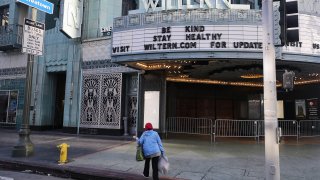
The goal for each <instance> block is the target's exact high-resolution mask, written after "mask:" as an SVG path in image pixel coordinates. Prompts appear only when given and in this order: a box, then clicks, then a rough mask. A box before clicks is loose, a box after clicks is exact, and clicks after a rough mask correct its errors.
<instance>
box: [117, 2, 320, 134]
mask: <svg viewBox="0 0 320 180" xmlns="http://www.w3.org/2000/svg"><path fill="white" fill-rule="evenodd" d="M148 2H149V1H148ZM152 2H153V3H154V1H150V2H149V3H147V2H146V1H145V3H143V1H139V3H140V4H137V6H136V9H134V10H131V11H129V12H128V15H127V16H122V17H118V18H115V19H114V25H113V36H112V58H111V61H112V62H113V63H117V64H121V65H123V66H125V67H131V68H134V69H137V70H139V72H138V74H137V76H138V83H137V84H138V88H137V89H138V93H137V97H138V99H137V102H138V104H137V107H138V114H137V119H138V125H137V130H138V132H142V131H143V124H144V123H146V122H149V121H150V122H153V123H154V125H155V128H156V129H159V131H160V132H161V133H163V134H164V133H166V132H167V131H168V130H170V131H171V132H175V133H176V132H189V133H193V130H188V128H190V129H192V126H194V125H195V124H196V122H191V121H190V119H192V118H196V119H193V120H194V121H197V119H198V122H199V123H203V124H204V125H205V126H207V124H206V122H204V121H203V118H205V119H211V120H212V121H213V123H214V121H215V120H218V119H229V120H230V119H231V120H263V119H264V115H263V71H262V70H263V68H262V64H263V59H262V48H263V44H262V20H261V17H262V14H261V10H259V6H258V4H257V3H254V2H253V3H250V2H251V1H248V2H242V3H240V2H239V3H238V4H236V3H234V4H233V3H232V2H233V1H231V2H229V1H227V2H226V1H215V2H214V1H159V2H158V1H157V2H158V4H156V3H155V4H153V3H152ZM174 2H175V3H174ZM312 5H315V6H319V5H316V2H315V1H299V2H298V11H299V13H298V14H299V15H298V20H299V30H300V34H299V38H300V40H299V42H294V43H289V44H287V45H286V46H284V47H277V48H276V58H277V60H276V74H277V98H278V119H279V120H306V119H319V116H318V113H319V108H318V107H317V106H314V104H318V99H319V93H318V92H319V87H320V86H319V70H318V69H319V65H318V63H319V62H320V61H319V60H320V57H319V55H320V54H319V53H320V50H319V41H320V34H319V31H318V30H317V29H318V27H319V25H320V21H319V20H318V19H319V12H318V11H317V10H316V9H315V7H313V6H312ZM274 6H275V12H274V15H275V19H276V18H277V13H278V11H277V4H274ZM275 27H276V26H275ZM277 35H279V29H275V37H277ZM275 43H279V40H278V39H275ZM286 71H288V72H294V74H295V79H294V88H293V89H290V90H284V89H283V88H282V83H283V74H284V73H285V72H286ZM311 104H312V107H311ZM300 105H301V107H299V106H300ZM181 117H183V118H181ZM182 119H184V121H186V122H188V123H189V125H188V123H186V122H185V123H182V122H181V121H182ZM200 134H201V133H200Z"/></svg>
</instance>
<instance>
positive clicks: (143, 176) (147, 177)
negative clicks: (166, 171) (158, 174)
mask: <svg viewBox="0 0 320 180" xmlns="http://www.w3.org/2000/svg"><path fill="white" fill-rule="evenodd" d="M141 175H142V176H143V177H144V178H149V176H145V175H144V174H143V173H141Z"/></svg>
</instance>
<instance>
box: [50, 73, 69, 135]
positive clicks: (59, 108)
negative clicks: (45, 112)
mask: <svg viewBox="0 0 320 180" xmlns="http://www.w3.org/2000/svg"><path fill="white" fill-rule="evenodd" d="M65 88H66V75H65V73H61V74H57V75H56V92H55V94H56V97H55V113H54V123H53V128H54V129H61V128H62V127H63V113H64V97H65Z"/></svg>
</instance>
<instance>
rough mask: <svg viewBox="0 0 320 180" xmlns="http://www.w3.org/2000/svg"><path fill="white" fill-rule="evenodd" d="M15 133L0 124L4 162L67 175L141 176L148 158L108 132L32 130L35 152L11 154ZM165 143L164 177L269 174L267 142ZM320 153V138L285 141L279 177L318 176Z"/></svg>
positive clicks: (207, 179) (220, 178)
mask: <svg viewBox="0 0 320 180" xmlns="http://www.w3.org/2000/svg"><path fill="white" fill-rule="evenodd" d="M17 139H18V135H17V134H16V132H14V131H7V130H2V129H1V132H0V168H1V166H2V167H4V166H5V165H4V164H6V163H7V164H10V163H11V165H12V166H15V167H16V166H17V164H20V165H21V167H28V166H30V165H31V164H33V165H34V166H35V167H33V169H38V170H42V171H46V172H47V171H50V169H51V170H52V172H51V173H52V174H55V173H57V174H63V173H65V174H66V175H67V176H66V177H72V178H77V179H90V178H92V179H107V177H109V178H110V179H143V177H142V176H141V175H139V174H141V172H142V170H143V165H144V164H143V162H136V161H135V150H136V144H135V142H134V141H130V140H128V139H124V138H122V137H118V138H117V139H115V138H113V139H111V137H107V136H90V137H88V136H79V137H78V136H75V135H70V134H56V133H53V134H50V133H37V132H33V134H32V135H31V140H32V142H33V143H34V144H35V155H34V156H32V157H29V158H12V157H11V151H12V147H13V146H14V145H15V143H16V142H17ZM62 142H65V143H68V144H70V146H71V147H70V149H69V152H68V154H69V156H68V157H69V158H70V160H71V162H69V163H68V164H66V165H62V166H59V165H57V160H58V158H59V151H58V150H57V148H56V146H57V145H58V144H60V143H62ZM163 144H164V147H165V150H166V155H167V156H168V158H169V161H170V171H169V174H167V175H166V176H163V177H161V178H162V179H192V180H229V179H230V180H231V179H232V180H235V179H236V180H240V179H241V180H253V179H258V180H260V179H265V178H264V176H265V175H264V144H263V142H262V143H260V144H257V143H256V142H254V141H246V142H245V141H233V142H232V141H228V142H227V141H224V142H222V141H221V140H220V142H219V139H218V142H217V143H215V144H214V145H213V146H210V142H209V141H206V140H197V141H195V140H172V139H168V140H166V139H165V140H163ZM319 153H320V143H319V142H318V140H317V139H314V140H311V141H310V140H309V141H306V140H302V141H300V142H299V143H296V142H295V141H293V142H290V143H283V144H281V145H280V166H281V179H288V180H298V179H299V180H301V179H306V180H315V179H320V171H318V169H319V168H320V156H319ZM1 161H2V162H1ZM8 166H9V165H8ZM9 168H10V167H9ZM29 168H30V167H29ZM41 168H42V169H41ZM55 171H57V172H55ZM70 174H71V175H72V174H73V176H71V175H70ZM75 174H77V175H78V176H75ZM94 176H96V177H94ZM81 177H85V178H81Z"/></svg>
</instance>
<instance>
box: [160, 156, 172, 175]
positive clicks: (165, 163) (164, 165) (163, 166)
mask: <svg viewBox="0 0 320 180" xmlns="http://www.w3.org/2000/svg"><path fill="white" fill-rule="evenodd" d="M169 167H170V164H169V160H168V157H166V156H161V157H160V158H159V162H158V170H159V172H160V173H162V174H167V173H168V172H169Z"/></svg>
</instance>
